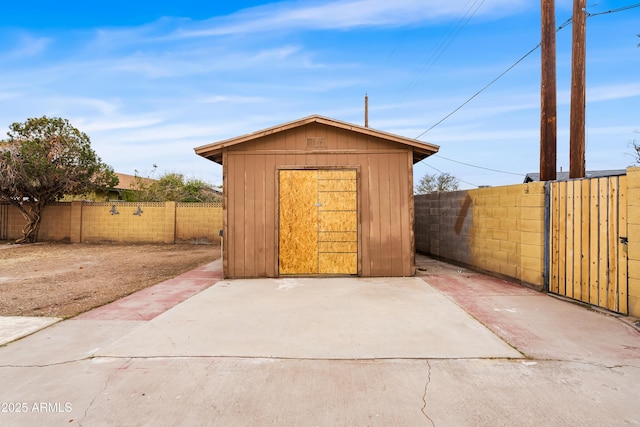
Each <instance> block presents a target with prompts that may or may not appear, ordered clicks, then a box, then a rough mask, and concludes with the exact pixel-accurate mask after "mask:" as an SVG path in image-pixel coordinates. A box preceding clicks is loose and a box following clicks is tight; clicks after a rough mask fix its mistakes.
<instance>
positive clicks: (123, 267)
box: [0, 242, 220, 317]
mask: <svg viewBox="0 0 640 427" xmlns="http://www.w3.org/2000/svg"><path fill="white" fill-rule="evenodd" d="M219 257H220V247H219V246H217V245H191V244H177V245H153V244H137V245H131V244H86V243H83V244H68V243H37V244H30V245H11V244H7V243H6V242H0V316H53V317H72V316H75V315H77V314H80V313H83V312H85V311H87V310H90V309H92V308H94V307H99V306H101V305H104V304H107V303H109V302H112V301H115V300H117V299H119V298H122V297H123V296H126V295H129V294H131V293H133V292H135V291H138V290H140V289H143V288H146V287H147V286H150V285H154V284H156V283H160V282H162V281H163V280H166V279H169V278H171V277H174V276H177V275H178V274H181V273H183V272H186V271H189V270H192V269H194V268H196V267H199V266H201V265H204V264H207V263H210V262H211V261H214V260H215V259H217V258H219Z"/></svg>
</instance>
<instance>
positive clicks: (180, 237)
mask: <svg viewBox="0 0 640 427" xmlns="http://www.w3.org/2000/svg"><path fill="white" fill-rule="evenodd" d="M219 230H222V208H220V204H218V203H178V204H177V207H176V240H177V241H194V240H195V241H197V242H202V241H204V242H216V243H220V236H219V235H218V231H219Z"/></svg>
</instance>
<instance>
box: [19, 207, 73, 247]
mask: <svg viewBox="0 0 640 427" xmlns="http://www.w3.org/2000/svg"><path fill="white" fill-rule="evenodd" d="M16 211H17V209H16ZM20 219H21V223H22V224H23V225H24V224H25V223H26V221H25V220H24V217H22V216H20ZM70 227H71V203H52V204H50V205H48V206H46V207H45V208H44V212H43V214H42V222H41V223H40V233H39V235H38V238H39V239H40V240H53V241H57V240H67V239H69V236H70V233H71V228H70ZM21 231H22V229H19V230H17V233H16V234H17V235H16V237H15V238H16V239H17V238H19V237H20V236H21V235H22V233H21Z"/></svg>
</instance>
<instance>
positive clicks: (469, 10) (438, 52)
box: [394, 0, 486, 101]
mask: <svg viewBox="0 0 640 427" xmlns="http://www.w3.org/2000/svg"><path fill="white" fill-rule="evenodd" d="M485 1H486V0H473V3H472V4H469V3H471V0H469V2H468V3H467V5H468V7H467V6H465V8H466V11H465V12H464V14H463V15H462V16H461V17H460V19H459V20H458V22H457V23H456V24H455V25H454V27H453V28H452V29H451V30H450V31H449V33H447V34H446V36H445V37H444V39H443V40H442V41H441V42H440V44H439V45H438V46H437V47H436V49H435V50H434V51H433V53H432V54H431V57H430V58H429V59H428V60H427V61H426V62H425V63H424V64H423V65H422V67H421V68H420V71H419V72H418V75H417V77H416V78H415V80H414V81H413V82H412V83H408V84H407V85H406V86H405V89H404V90H403V92H402V95H401V96H400V98H399V101H403V100H404V99H405V98H406V97H407V96H408V95H409V93H410V92H411V91H412V90H413V89H414V88H415V87H416V86H417V85H418V82H419V80H420V77H422V75H423V74H424V73H425V71H426V70H427V69H429V68H430V67H431V66H433V65H434V64H435V63H436V61H438V59H440V57H441V56H442V54H443V53H444V52H445V51H446V50H447V48H448V47H449V46H450V45H451V43H453V41H454V40H455V39H456V37H458V34H460V32H461V31H462V29H463V28H464V27H466V25H467V24H468V23H469V21H470V20H471V18H473V17H474V16H475V14H476V13H477V12H478V10H479V9H480V7H482V5H483V4H484V2H485ZM478 2H480V4H478ZM476 5H477V6H476ZM474 7H475V9H474ZM394 52H395V49H394Z"/></svg>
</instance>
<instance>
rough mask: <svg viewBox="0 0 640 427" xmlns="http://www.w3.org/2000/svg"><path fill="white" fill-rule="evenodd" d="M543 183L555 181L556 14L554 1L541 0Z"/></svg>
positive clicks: (541, 169) (541, 157) (541, 139)
mask: <svg viewBox="0 0 640 427" xmlns="http://www.w3.org/2000/svg"><path fill="white" fill-rule="evenodd" d="M540 6H541V7H540V9H541V23H542V43H541V52H542V54H541V65H542V66H541V68H542V78H541V85H540V181H552V180H555V179H556V152H557V101H556V12H555V8H556V5H555V0H541V1H540Z"/></svg>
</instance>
